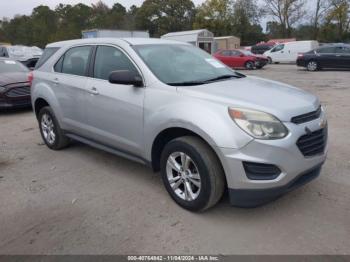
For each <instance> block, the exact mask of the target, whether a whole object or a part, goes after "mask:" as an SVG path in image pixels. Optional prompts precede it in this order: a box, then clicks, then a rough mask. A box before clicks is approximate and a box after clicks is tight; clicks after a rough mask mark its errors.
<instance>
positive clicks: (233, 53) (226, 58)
mask: <svg viewBox="0 0 350 262" xmlns="http://www.w3.org/2000/svg"><path fill="white" fill-rule="evenodd" d="M214 57H215V58H217V59H218V60H220V61H221V62H223V63H224V64H225V65H227V66H229V67H232V68H243V67H244V68H246V69H248V70H251V69H254V68H257V69H261V68H263V67H264V66H265V65H266V64H267V63H268V61H269V60H268V58H267V57H265V56H262V55H255V54H253V53H252V52H250V51H247V50H236V49H232V50H220V51H218V52H216V53H215V54H214Z"/></svg>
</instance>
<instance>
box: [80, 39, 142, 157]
mask: <svg viewBox="0 0 350 262" xmlns="http://www.w3.org/2000/svg"><path fill="white" fill-rule="evenodd" d="M117 70H129V71H133V72H135V73H139V71H138V70H137V69H136V66H135V65H134V64H133V63H132V61H131V60H130V58H129V57H128V56H127V55H126V54H125V53H124V52H123V51H122V50H120V49H119V48H117V47H114V46H98V47H97V49H96V54H95V62H94V69H93V73H92V74H93V75H92V77H91V78H90V79H89V80H88V83H87V89H88V91H89V92H90V95H89V96H88V98H87V102H86V112H87V117H88V123H89V129H90V138H91V139H92V140H94V141H96V142H99V143H101V144H104V145H107V146H110V147H113V148H115V149H118V150H120V151H124V152H126V153H129V154H130V153H131V154H134V155H137V156H140V155H142V153H143V101H144V94H145V91H144V90H145V89H144V88H138V87H133V86H130V85H121V84H111V83H110V82H109V81H108V78H109V75H110V73H111V72H113V71H117Z"/></svg>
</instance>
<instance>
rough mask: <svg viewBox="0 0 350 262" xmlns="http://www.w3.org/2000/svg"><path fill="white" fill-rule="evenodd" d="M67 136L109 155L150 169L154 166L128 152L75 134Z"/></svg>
mask: <svg viewBox="0 0 350 262" xmlns="http://www.w3.org/2000/svg"><path fill="white" fill-rule="evenodd" d="M66 136H67V137H69V138H71V139H73V140H77V141H79V142H81V143H83V144H86V145H89V146H91V147H94V148H97V149H100V150H103V151H106V152H108V153H111V154H113V155H117V156H120V157H124V158H126V159H129V160H132V161H135V162H138V163H140V164H143V165H147V166H149V167H151V166H152V164H151V163H150V162H149V161H147V160H146V159H143V158H141V157H138V156H135V155H133V154H130V153H128V152H124V151H120V150H118V149H116V148H112V147H109V146H106V145H103V144H100V143H98V142H94V141H92V140H90V139H87V138H84V137H81V136H78V135H75V134H71V133H66Z"/></svg>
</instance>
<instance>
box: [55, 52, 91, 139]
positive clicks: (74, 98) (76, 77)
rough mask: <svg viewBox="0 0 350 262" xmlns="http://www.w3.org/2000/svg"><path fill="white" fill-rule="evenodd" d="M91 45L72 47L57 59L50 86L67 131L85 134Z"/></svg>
mask: <svg viewBox="0 0 350 262" xmlns="http://www.w3.org/2000/svg"><path fill="white" fill-rule="evenodd" d="M92 50H93V46H90V45H86V46H77V47H72V48H70V49H69V50H68V51H66V52H65V54H64V55H63V56H62V57H61V58H60V59H59V60H58V61H57V63H56V64H55V66H54V71H55V72H56V73H54V74H52V77H51V79H50V80H51V83H52V84H51V86H52V88H53V90H54V92H55V95H56V97H57V99H58V102H59V104H60V109H61V110H62V121H63V123H64V126H65V127H66V129H68V130H67V131H71V132H73V133H79V134H81V135H84V134H86V130H87V129H86V127H87V118H86V111H85V106H84V104H85V101H86V97H87V90H86V83H87V75H88V68H89V66H88V65H89V61H90V59H91V55H92Z"/></svg>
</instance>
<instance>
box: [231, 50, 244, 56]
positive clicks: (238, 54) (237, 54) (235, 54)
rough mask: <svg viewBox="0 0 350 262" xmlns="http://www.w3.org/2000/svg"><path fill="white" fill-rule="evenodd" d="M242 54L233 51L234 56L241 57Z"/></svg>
mask: <svg viewBox="0 0 350 262" xmlns="http://www.w3.org/2000/svg"><path fill="white" fill-rule="evenodd" d="M241 54H242V53H241V52H239V51H232V56H236V57H237V56H240V55H241Z"/></svg>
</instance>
